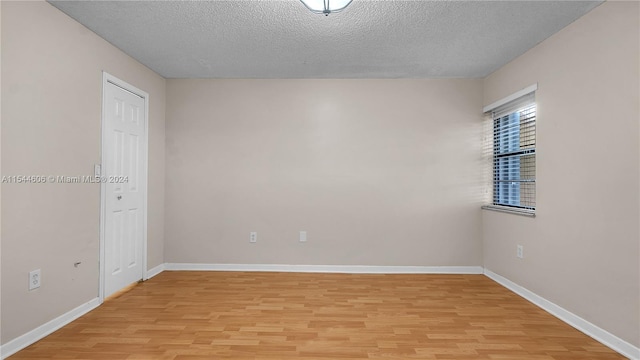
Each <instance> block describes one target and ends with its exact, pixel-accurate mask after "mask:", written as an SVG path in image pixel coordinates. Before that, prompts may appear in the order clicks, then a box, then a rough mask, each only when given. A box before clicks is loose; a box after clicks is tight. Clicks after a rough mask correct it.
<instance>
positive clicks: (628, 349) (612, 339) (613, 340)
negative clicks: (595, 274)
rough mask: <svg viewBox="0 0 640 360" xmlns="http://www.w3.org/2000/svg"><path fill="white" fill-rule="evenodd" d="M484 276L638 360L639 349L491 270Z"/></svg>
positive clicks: (486, 271) (639, 355) (630, 357)
mask: <svg viewBox="0 0 640 360" xmlns="http://www.w3.org/2000/svg"><path fill="white" fill-rule="evenodd" d="M484 274H485V275H486V276H487V277H489V278H490V279H492V280H493V281H495V282H497V283H498V284H500V285H502V286H504V287H506V288H507V289H509V290H511V291H513V292H514V293H516V294H518V295H520V296H522V297H523V298H525V299H527V300H529V301H530V302H532V303H533V304H535V305H537V306H539V307H540V308H542V309H543V310H545V311H546V312H548V313H550V314H551V315H553V316H555V317H557V318H558V319H560V320H562V321H564V322H566V323H567V324H569V325H571V326H573V327H574V328H576V329H578V330H580V331H581V332H583V333H585V334H586V335H588V336H590V337H592V338H594V339H595V340H597V341H599V342H601V343H602V344H604V345H606V346H608V347H610V348H611V349H613V350H615V351H617V352H619V353H620V354H622V355H624V356H626V357H628V358H629V359H631V360H640V348H638V347H636V346H634V345H632V344H630V343H628V342H626V341H624V340H622V339H620V338H619V337H617V336H615V335H613V334H611V333H610V332H608V331H606V330H604V329H602V328H600V327H598V326H596V325H594V324H592V323H590V322H588V321H587V320H585V319H583V318H581V317H579V316H578V315H576V314H573V313H572V312H570V311H567V310H565V309H564V308H562V307H560V306H558V305H556V304H554V303H552V302H551V301H549V300H547V299H545V298H543V297H541V296H539V295H537V294H535V293H533V292H531V291H529V290H527V289H525V288H523V287H522V286H520V285H518V284H516V283H514V282H513V281H511V280H509V279H507V278H504V277H502V276H500V275H498V274H496V273H494V272H492V271H491V270H488V269H485V270H484Z"/></svg>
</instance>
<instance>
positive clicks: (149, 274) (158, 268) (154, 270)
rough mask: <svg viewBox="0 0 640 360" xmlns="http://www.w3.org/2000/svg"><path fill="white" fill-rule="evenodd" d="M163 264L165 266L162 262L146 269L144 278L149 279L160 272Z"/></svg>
mask: <svg viewBox="0 0 640 360" xmlns="http://www.w3.org/2000/svg"><path fill="white" fill-rule="evenodd" d="M165 266H166V264H164V263H163V264H160V265H158V266H156V267H154V268H152V269H149V270H147V274H146V277H145V280H149V279H151V278H152V277H154V276H156V275H158V274H160V273H161V272H163V271H164V270H165Z"/></svg>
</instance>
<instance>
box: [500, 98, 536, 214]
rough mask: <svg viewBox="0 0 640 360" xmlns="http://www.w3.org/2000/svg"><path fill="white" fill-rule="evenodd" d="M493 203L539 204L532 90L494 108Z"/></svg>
mask: <svg viewBox="0 0 640 360" xmlns="http://www.w3.org/2000/svg"><path fill="white" fill-rule="evenodd" d="M490 114H491V118H492V120H493V138H492V140H493V141H492V144H491V148H492V158H493V160H492V164H493V201H492V204H493V205H500V206H507V207H512V208H519V209H527V210H535V208H536V104H535V93H534V92H532V93H529V94H526V95H524V96H521V97H519V98H517V99H514V100H512V101H509V102H508V103H506V104H503V105H501V106H499V107H497V108H495V109H492V110H491V112H490Z"/></svg>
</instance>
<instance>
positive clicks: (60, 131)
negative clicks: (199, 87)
mask: <svg viewBox="0 0 640 360" xmlns="http://www.w3.org/2000/svg"><path fill="white" fill-rule="evenodd" d="M1 6H2V50H3V51H2V90H3V91H2V104H3V105H4V106H2V174H3V175H32V174H33V175H40V174H43V175H49V174H51V175H70V176H76V175H90V174H92V172H93V164H95V163H99V162H100V133H101V132H100V121H101V99H102V95H101V91H102V70H106V71H107V72H109V73H111V74H112V75H114V76H117V77H119V78H121V79H123V80H125V81H127V82H129V83H131V84H133V85H134V86H136V87H138V88H141V89H143V90H145V91H147V92H148V93H149V94H150V111H149V122H150V124H149V136H150V138H149V143H150V144H149V147H150V149H149V157H150V159H149V179H150V183H149V230H148V236H149V252H148V253H149V258H148V260H149V267H153V266H156V265H158V264H161V263H162V262H163V261H164V260H163V258H164V255H163V244H164V233H163V220H164V214H163V209H164V204H163V199H164V180H163V178H164V109H165V80H164V79H163V78H161V77H160V76H158V75H156V74H155V73H153V72H152V71H151V70H149V69H148V68H146V67H144V66H142V65H141V64H139V63H138V62H136V61H135V60H133V59H132V58H130V57H129V56H127V55H125V54H124V53H122V52H121V51H119V50H118V49H116V48H115V47H113V46H112V45H110V44H108V43H107V42H106V41H105V40H103V39H101V38H99V37H98V36H96V35H95V34H94V33H92V32H91V31H89V30H88V29H86V28H84V27H83V26H82V25H80V24H78V23H77V22H76V21H74V20H72V19H71V18H69V17H67V16H66V15H64V14H63V13H62V12H60V11H59V10H57V9H55V8H54V7H52V6H51V5H49V4H47V3H44V2H19V3H14V2H2V3H1ZM99 200H100V188H99V185H88V184H39V185H12V184H3V185H2V214H3V215H4V219H3V220H4V221H3V223H2V232H1V233H2V240H3V241H2V321H1V323H2V343H6V342H8V341H10V340H12V339H14V338H15V337H17V336H19V335H22V334H24V333H25V332H27V331H30V330H33V329H34V328H36V327H37V326H40V325H42V324H44V323H45V322H47V321H49V320H52V319H53V318H55V317H57V316H59V315H61V314H63V313H65V312H67V311H69V310H71V309H73V308H75V307H76V306H78V305H80V304H82V303H85V302H87V301H89V300H91V299H92V298H95V297H96V296H98V257H99V254H98V253H99V249H98V246H99ZM76 261H81V262H82V264H81V265H80V266H79V267H78V268H74V266H73V263H74V262H76ZM37 268H40V269H42V281H43V283H42V287H41V288H40V289H38V290H36V291H31V292H29V291H27V274H28V272H29V271H30V270H33V269H37Z"/></svg>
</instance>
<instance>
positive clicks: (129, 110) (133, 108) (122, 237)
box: [102, 82, 147, 297]
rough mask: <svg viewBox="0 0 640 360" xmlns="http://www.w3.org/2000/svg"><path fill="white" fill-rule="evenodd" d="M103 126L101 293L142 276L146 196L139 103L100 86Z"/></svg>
mask: <svg viewBox="0 0 640 360" xmlns="http://www.w3.org/2000/svg"><path fill="white" fill-rule="evenodd" d="M104 91H105V94H104V101H105V104H104V106H105V108H104V118H103V121H104V124H103V135H102V138H103V144H102V151H103V163H102V181H103V182H104V184H103V186H102V191H103V197H102V199H103V202H104V204H103V206H104V208H103V209H104V212H103V223H104V224H103V226H104V227H103V229H104V238H103V242H104V257H103V259H104V270H103V271H104V273H103V276H104V293H103V296H104V297H107V296H109V295H111V294H113V293H114V292H116V291H118V290H120V289H122V288H124V287H126V286H127V285H130V284H132V283H134V282H136V281H138V280H141V279H142V277H143V248H144V234H145V232H144V227H145V214H144V211H145V206H144V201H145V196H144V194H145V191H146V167H145V164H146V144H147V141H146V136H147V134H146V124H145V121H146V116H145V110H146V109H145V99H144V98H143V97H141V96H138V95H136V94H134V93H132V92H129V91H127V90H124V89H123V88H121V87H119V86H117V85H114V84H113V83H111V82H107V83H106V84H105V90H104Z"/></svg>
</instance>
